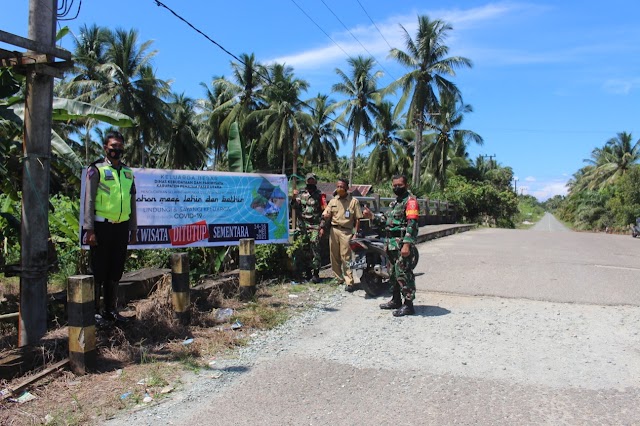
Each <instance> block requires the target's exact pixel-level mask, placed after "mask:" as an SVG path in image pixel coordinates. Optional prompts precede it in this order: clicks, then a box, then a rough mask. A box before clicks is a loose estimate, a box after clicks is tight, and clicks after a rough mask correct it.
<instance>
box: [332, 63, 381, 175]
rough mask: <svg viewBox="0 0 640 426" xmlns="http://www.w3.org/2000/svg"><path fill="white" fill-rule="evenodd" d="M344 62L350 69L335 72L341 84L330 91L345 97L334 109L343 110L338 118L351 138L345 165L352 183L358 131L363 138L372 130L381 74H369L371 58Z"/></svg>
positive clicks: (371, 69)
mask: <svg viewBox="0 0 640 426" xmlns="http://www.w3.org/2000/svg"><path fill="white" fill-rule="evenodd" d="M347 62H348V63H349V65H350V66H351V69H350V74H349V75H347V74H346V73H345V72H343V71H342V70H340V69H339V68H338V69H336V74H338V76H339V77H340V80H341V82H340V83H336V84H334V85H333V87H332V90H333V91H334V92H337V93H340V94H343V95H346V97H347V99H345V100H343V101H340V102H338V104H337V107H338V108H344V110H343V112H342V114H341V115H340V117H339V118H338V119H339V120H341V121H343V122H346V125H347V134H349V133H351V134H352V135H353V147H352V150H351V161H350V163H349V182H352V180H353V169H354V163H355V159H356V144H357V141H358V136H360V132H364V136H365V137H369V135H370V134H371V132H372V131H373V128H374V120H375V116H376V114H377V113H378V106H377V102H379V101H380V98H381V94H380V90H379V89H378V79H379V78H380V77H382V72H381V71H376V72H375V73H374V72H373V65H374V64H375V59H373V58H371V57H369V58H365V57H363V56H358V57H356V58H349V59H348V60H347Z"/></svg>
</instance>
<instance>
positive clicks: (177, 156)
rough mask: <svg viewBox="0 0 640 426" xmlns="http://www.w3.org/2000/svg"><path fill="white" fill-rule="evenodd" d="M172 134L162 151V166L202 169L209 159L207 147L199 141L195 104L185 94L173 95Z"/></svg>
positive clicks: (171, 106)
mask: <svg viewBox="0 0 640 426" xmlns="http://www.w3.org/2000/svg"><path fill="white" fill-rule="evenodd" d="M169 106H170V108H171V113H170V115H171V133H170V136H169V138H168V139H167V141H168V142H167V143H166V145H165V146H164V147H163V149H162V150H161V156H160V162H159V163H160V165H161V166H162V167H165V168H169V169H191V170H193V169H195V170H199V169H202V168H203V167H204V166H205V165H206V163H207V159H208V153H207V147H206V145H205V144H204V143H202V142H201V141H200V140H198V130H199V129H198V125H197V124H196V121H195V117H196V114H195V112H194V106H195V102H194V100H193V99H191V98H189V97H187V96H185V95H184V94H180V95H178V94H172V102H171V103H170V104H169Z"/></svg>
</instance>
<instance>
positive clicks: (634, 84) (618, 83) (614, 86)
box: [602, 78, 640, 95]
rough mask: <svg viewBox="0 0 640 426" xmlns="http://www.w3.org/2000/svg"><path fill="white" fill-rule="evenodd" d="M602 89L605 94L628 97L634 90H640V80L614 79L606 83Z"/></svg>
mask: <svg viewBox="0 0 640 426" xmlns="http://www.w3.org/2000/svg"><path fill="white" fill-rule="evenodd" d="M602 88H603V90H604V91H605V92H607V93H611V94H614V95H628V94H629V93H631V91H632V90H634V89H638V88H640V78H631V79H621V78H612V79H609V80H607V81H605V82H604V84H603V85H602Z"/></svg>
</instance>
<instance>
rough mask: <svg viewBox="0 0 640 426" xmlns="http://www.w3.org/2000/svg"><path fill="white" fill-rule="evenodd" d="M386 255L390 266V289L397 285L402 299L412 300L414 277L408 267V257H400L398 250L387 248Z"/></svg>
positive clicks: (414, 285)
mask: <svg viewBox="0 0 640 426" xmlns="http://www.w3.org/2000/svg"><path fill="white" fill-rule="evenodd" d="M387 257H388V258H389V264H390V266H391V269H390V271H389V284H390V285H391V290H392V291H393V288H394V287H395V286H398V287H400V292H401V293H402V296H403V297H404V300H409V301H413V299H415V298H416V278H415V276H414V275H413V269H411V268H410V267H409V259H410V257H409V256H407V257H402V255H401V254H400V250H387Z"/></svg>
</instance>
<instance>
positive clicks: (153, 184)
mask: <svg viewBox="0 0 640 426" xmlns="http://www.w3.org/2000/svg"><path fill="white" fill-rule="evenodd" d="M133 171H134V176H135V185H136V203H137V218H138V233H137V235H136V236H137V240H138V241H137V243H136V244H134V245H131V246H129V248H130V249H152V248H177V247H213V246H221V245H235V244H238V241H239V240H240V239H242V238H254V239H255V240H256V243H258V244H259V243H288V241H289V211H288V206H289V203H288V199H287V191H288V186H287V178H286V176H285V175H272V174H268V175H261V174H255V173H228V172H203V171H187V170H161V169H133ZM86 173H87V172H86V169H85V170H83V173H82V187H81V199H82V200H84V196H85V191H86V188H85V182H86ZM81 205H84V201H82V204H81ZM83 220H84V211H83V209H80V223H82V221H83ZM81 234H82V235H81V241H82V242H83V244H82V247H83V248H88V247H89V246H88V245H86V244H85V243H86V241H85V231H84V229H83V230H82V231H81Z"/></svg>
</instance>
